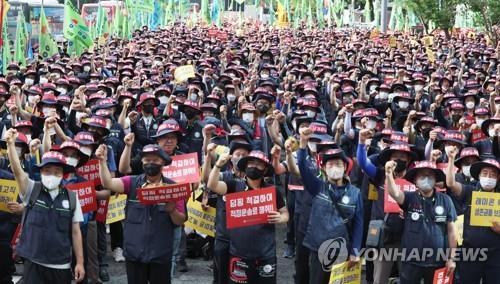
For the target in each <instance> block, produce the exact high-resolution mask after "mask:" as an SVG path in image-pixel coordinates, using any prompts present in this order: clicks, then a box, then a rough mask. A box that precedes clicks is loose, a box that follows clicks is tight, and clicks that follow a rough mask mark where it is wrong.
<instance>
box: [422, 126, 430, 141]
mask: <svg viewBox="0 0 500 284" xmlns="http://www.w3.org/2000/svg"><path fill="white" fill-rule="evenodd" d="M431 130H432V129H431V128H425V129H422V136H423V137H424V138H425V139H429V133H430V132H431Z"/></svg>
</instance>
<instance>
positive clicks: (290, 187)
mask: <svg viewBox="0 0 500 284" xmlns="http://www.w3.org/2000/svg"><path fill="white" fill-rule="evenodd" d="M288 190H304V186H303V185H295V184H289V185H288Z"/></svg>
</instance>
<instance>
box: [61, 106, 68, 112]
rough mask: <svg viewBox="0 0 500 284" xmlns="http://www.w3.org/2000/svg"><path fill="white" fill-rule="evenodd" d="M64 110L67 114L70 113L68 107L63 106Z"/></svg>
mask: <svg viewBox="0 0 500 284" xmlns="http://www.w3.org/2000/svg"><path fill="white" fill-rule="evenodd" d="M62 110H63V111H64V113H65V114H68V113H69V107H67V106H63V107H62Z"/></svg>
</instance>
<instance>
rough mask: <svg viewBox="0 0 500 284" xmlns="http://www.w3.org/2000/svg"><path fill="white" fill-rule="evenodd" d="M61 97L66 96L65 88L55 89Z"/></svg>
mask: <svg viewBox="0 0 500 284" xmlns="http://www.w3.org/2000/svg"><path fill="white" fill-rule="evenodd" d="M56 90H57V91H58V92H59V93H60V94H61V95H66V93H67V92H68V91H67V90H66V89H65V88H57V89H56Z"/></svg>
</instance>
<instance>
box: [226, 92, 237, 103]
mask: <svg viewBox="0 0 500 284" xmlns="http://www.w3.org/2000/svg"><path fill="white" fill-rule="evenodd" d="M235 100H236V95H235V94H227V101H228V102H234V101H235Z"/></svg>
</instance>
